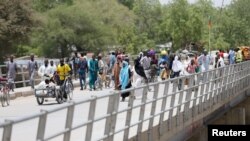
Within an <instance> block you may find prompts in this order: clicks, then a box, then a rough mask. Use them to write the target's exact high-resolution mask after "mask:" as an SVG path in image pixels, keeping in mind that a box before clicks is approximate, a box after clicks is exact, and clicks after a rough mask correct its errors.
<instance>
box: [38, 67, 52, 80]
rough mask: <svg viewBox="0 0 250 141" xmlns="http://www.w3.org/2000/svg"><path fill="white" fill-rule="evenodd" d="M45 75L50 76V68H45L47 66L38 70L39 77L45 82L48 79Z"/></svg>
mask: <svg viewBox="0 0 250 141" xmlns="http://www.w3.org/2000/svg"><path fill="white" fill-rule="evenodd" d="M45 74H47V75H50V67H49V66H47V67H45V65H42V66H41V67H40V68H39V70H38V75H39V76H40V77H41V78H42V80H45V79H47V78H48V77H45V76H44V75H45Z"/></svg>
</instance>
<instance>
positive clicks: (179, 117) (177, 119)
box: [175, 77, 187, 127]
mask: <svg viewBox="0 0 250 141" xmlns="http://www.w3.org/2000/svg"><path fill="white" fill-rule="evenodd" d="M186 78H187V77H182V78H179V83H180V84H181V87H180V91H181V92H180V93H179V94H178V95H179V99H178V101H177V104H178V105H179V106H177V110H176V117H175V126H176V127H177V126H179V125H180V124H182V121H183V115H182V114H183V113H181V107H182V99H183V95H184V91H183V90H184V85H185V84H184V83H185V81H186Z"/></svg>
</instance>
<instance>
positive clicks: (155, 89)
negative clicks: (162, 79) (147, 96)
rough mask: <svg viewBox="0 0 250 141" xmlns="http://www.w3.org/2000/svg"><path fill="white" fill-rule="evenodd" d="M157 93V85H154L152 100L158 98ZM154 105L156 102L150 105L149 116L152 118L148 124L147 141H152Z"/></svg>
mask: <svg viewBox="0 0 250 141" xmlns="http://www.w3.org/2000/svg"><path fill="white" fill-rule="evenodd" d="M158 92H159V83H158V84H157V85H154V96H153V99H154V100H156V99H157V97H158ZM156 103H157V101H153V103H152V105H151V112H150V116H153V118H151V119H150V120H149V124H148V139H149V141H153V135H152V134H153V131H152V128H153V124H154V115H155V108H156Z"/></svg>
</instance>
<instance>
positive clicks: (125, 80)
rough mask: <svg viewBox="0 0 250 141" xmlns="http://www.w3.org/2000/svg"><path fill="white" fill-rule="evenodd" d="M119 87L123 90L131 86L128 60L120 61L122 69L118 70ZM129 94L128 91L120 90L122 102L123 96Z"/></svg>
mask: <svg viewBox="0 0 250 141" xmlns="http://www.w3.org/2000/svg"><path fill="white" fill-rule="evenodd" d="M119 77H120V86H119V87H120V89H121V90H125V89H128V88H131V86H132V84H131V77H132V72H131V70H130V69H129V66H128V62H127V61H123V62H122V69H121V72H120V76H119ZM129 95H130V92H122V93H121V97H122V102H123V101H125V98H126V97H128V96H129Z"/></svg>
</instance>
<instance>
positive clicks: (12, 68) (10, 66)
mask: <svg viewBox="0 0 250 141" xmlns="http://www.w3.org/2000/svg"><path fill="white" fill-rule="evenodd" d="M7 71H8V74H7V78H8V81H9V83H10V89H11V90H12V91H14V82H15V79H16V73H17V64H16V62H14V56H13V55H11V56H10V61H9V62H8V63H7Z"/></svg>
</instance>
